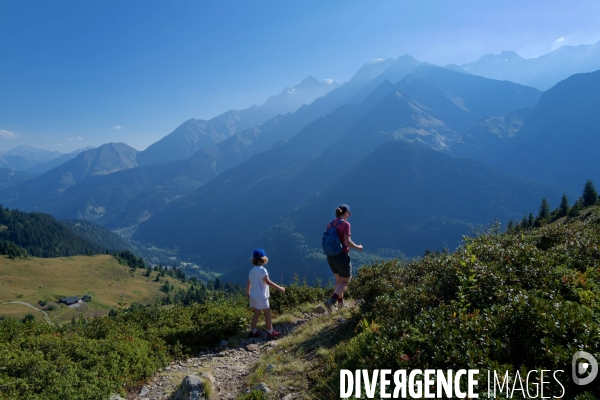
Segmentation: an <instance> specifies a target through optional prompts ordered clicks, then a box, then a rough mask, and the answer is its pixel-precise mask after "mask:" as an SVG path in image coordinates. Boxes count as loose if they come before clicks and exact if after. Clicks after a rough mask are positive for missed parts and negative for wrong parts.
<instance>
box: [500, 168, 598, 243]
mask: <svg viewBox="0 0 600 400" xmlns="http://www.w3.org/2000/svg"><path fill="white" fill-rule="evenodd" d="M595 204H600V196H598V191H597V190H596V187H595V186H594V182H592V180H591V179H588V180H587V182H586V183H585V186H584V188H583V192H582V193H581V196H580V197H579V198H578V199H577V200H576V201H575V203H574V204H573V205H572V206H570V205H569V198H568V197H567V194H566V193H564V194H563V196H562V199H561V201H560V205H559V206H558V207H557V208H556V209H554V210H552V211H550V203H548V200H546V199H545V198H544V199H542V203H541V204H540V208H539V211H538V214H537V216H536V217H534V216H533V213H529V215H527V214H526V213H525V214H523V219H522V220H520V221H516V222H515V221H513V220H512V219H511V220H510V221H509V222H508V225H507V227H506V231H507V232H509V233H515V232H520V231H522V230H525V229H530V228H538V227H540V226H543V225H546V224H549V223H552V222H555V221H557V220H559V219H560V218H563V217H567V218H573V217H576V216H578V215H579V213H580V212H581V211H583V210H584V209H586V208H588V207H590V206H593V205H595Z"/></svg>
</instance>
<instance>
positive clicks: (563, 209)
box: [557, 193, 569, 218]
mask: <svg viewBox="0 0 600 400" xmlns="http://www.w3.org/2000/svg"><path fill="white" fill-rule="evenodd" d="M568 213H569V199H568V198H567V194H566V193H563V197H562V199H561V200H560V206H558V215H557V217H558V218H561V217H565V216H566V215H567V214H568Z"/></svg>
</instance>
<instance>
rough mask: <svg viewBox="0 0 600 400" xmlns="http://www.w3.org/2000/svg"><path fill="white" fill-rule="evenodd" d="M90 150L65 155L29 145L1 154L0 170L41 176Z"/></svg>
mask: <svg viewBox="0 0 600 400" xmlns="http://www.w3.org/2000/svg"><path fill="white" fill-rule="evenodd" d="M90 148H91V147H86V148H83V149H78V150H75V151H73V152H71V153H67V154H63V153H60V152H58V151H49V150H43V149H38V148H36V147H33V146H28V145H22V146H17V147H15V148H12V149H10V150H8V151H5V152H4V153H1V154H0V168H6V169H10V170H15V171H21V172H27V173H29V174H40V173H44V172H46V171H49V170H51V169H52V168H54V167H57V166H59V165H60V164H63V163H65V162H67V161H69V160H71V159H72V158H75V156H77V154H79V153H81V152H82V151H85V150H89V149H90Z"/></svg>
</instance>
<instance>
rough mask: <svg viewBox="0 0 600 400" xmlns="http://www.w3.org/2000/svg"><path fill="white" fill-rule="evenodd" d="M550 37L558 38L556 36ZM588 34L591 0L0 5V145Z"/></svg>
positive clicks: (131, 133) (72, 136)
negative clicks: (383, 68) (401, 59)
mask: <svg viewBox="0 0 600 400" xmlns="http://www.w3.org/2000/svg"><path fill="white" fill-rule="evenodd" d="M561 38H562V39H561ZM598 40H600V2H599V1H597V0H594V1H591V0H590V1H571V2H565V1H529V2H525V1H498V2H491V1H441V0H440V1H429V0H420V1H412V0H404V1H402V0H395V1H375V2H366V1H352V0H345V1H325V2H323V1H311V0H306V1H283V0H279V1H256V0H255V1H244V0H239V1H227V0H221V1H191V0H187V1H171V2H167V1H110V0H105V1H67V0H64V1H58V2H52V1H46V0H43V1H42V0H40V1H29V0H20V1H5V0H0V151H5V150H8V149H10V148H13V147H15V146H18V145H21V144H29V145H32V146H36V147H40V148H45V149H49V150H58V151H61V152H69V151H72V150H75V149H77V148H80V147H84V146H89V145H94V146H97V145H100V144H103V143H107V142H111V141H123V142H125V143H127V144H129V145H131V146H133V147H135V148H136V149H138V150H142V149H144V148H145V147H147V146H148V145H150V144H152V143H153V142H155V141H156V140H158V139H160V138H161V137H163V136H165V135H167V134H168V133H170V132H171V131H172V130H173V129H175V128H176V127H177V126H178V125H179V124H181V123H182V122H184V121H185V120H187V119H189V118H203V119H209V118H211V117H213V116H216V115H218V114H220V113H221V112H224V111H226V110H228V109H232V108H238V109H240V108H246V107H248V106H250V105H252V104H253V103H257V104H260V103H262V102H263V101H264V100H265V99H266V98H267V97H268V96H270V95H272V94H276V93H279V92H280V91H281V90H282V89H283V88H284V87H286V86H292V85H295V84H297V83H298V82H300V81H301V80H302V79H303V78H305V77H306V76H308V75H313V76H314V77H316V78H318V79H320V80H322V79H325V78H330V79H335V80H337V81H345V80H348V79H349V78H350V77H351V76H352V75H353V74H354V72H356V71H357V70H358V68H360V66H361V65H362V64H364V63H365V62H367V61H369V60H370V59H373V58H377V57H384V58H397V57H398V56H400V55H403V54H410V55H412V56H414V57H415V58H417V59H418V60H421V61H428V62H431V63H434V64H438V65H444V64H448V63H456V64H462V63H465V62H470V61H474V60H476V59H477V58H478V57H480V56H481V55H483V54H485V53H499V52H500V51H502V50H514V51H516V52H517V53H519V54H520V55H521V56H523V57H526V58H530V57H536V56H539V55H542V54H545V53H548V52H550V51H551V50H554V49H556V48H557V47H558V46H560V45H578V44H587V43H595V42H597V41H598Z"/></svg>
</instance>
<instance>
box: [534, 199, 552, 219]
mask: <svg viewBox="0 0 600 400" xmlns="http://www.w3.org/2000/svg"><path fill="white" fill-rule="evenodd" d="M549 216H550V204H548V200H546V199H545V198H544V199H542V204H541V205H540V212H539V213H538V216H537V218H536V223H537V225H540V224H542V223H544V222H548V217H549Z"/></svg>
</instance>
